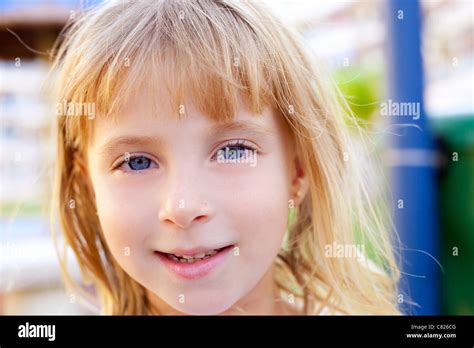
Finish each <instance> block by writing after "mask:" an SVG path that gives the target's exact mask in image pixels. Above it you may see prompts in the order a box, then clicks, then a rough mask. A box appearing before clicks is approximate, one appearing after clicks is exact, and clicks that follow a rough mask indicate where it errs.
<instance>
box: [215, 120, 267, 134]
mask: <svg viewBox="0 0 474 348" xmlns="http://www.w3.org/2000/svg"><path fill="white" fill-rule="evenodd" d="M232 131H244V132H249V133H254V134H255V135H269V134H272V133H273V131H272V130H271V129H270V128H268V127H267V126H264V125H260V124H256V123H253V122H242V121H232V122H227V123H218V124H216V125H214V126H213V127H212V129H211V132H210V133H211V134H216V133H228V132H232Z"/></svg>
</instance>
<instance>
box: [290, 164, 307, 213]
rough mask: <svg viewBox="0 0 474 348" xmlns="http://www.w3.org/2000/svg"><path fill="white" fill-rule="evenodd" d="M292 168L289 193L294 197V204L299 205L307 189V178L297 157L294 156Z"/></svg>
mask: <svg viewBox="0 0 474 348" xmlns="http://www.w3.org/2000/svg"><path fill="white" fill-rule="evenodd" d="M293 168H294V170H293V174H294V175H293V177H292V189H291V191H292V194H291V195H292V197H294V199H295V202H296V204H297V205H299V204H300V203H301V201H302V200H303V198H304V197H305V196H306V193H307V191H308V178H307V177H306V172H305V170H304V169H303V165H302V163H301V161H300V159H299V158H298V157H295V160H294V167H293Z"/></svg>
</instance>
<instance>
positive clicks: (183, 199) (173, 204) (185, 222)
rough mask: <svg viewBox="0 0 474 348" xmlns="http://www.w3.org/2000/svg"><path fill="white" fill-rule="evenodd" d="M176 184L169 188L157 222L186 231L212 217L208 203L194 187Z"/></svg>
mask: <svg viewBox="0 0 474 348" xmlns="http://www.w3.org/2000/svg"><path fill="white" fill-rule="evenodd" d="M192 186H194V187H191V186H190V185H186V184H185V183H177V185H176V186H175V187H176V188H174V187H173V186H171V188H170V187H169V186H168V188H170V190H169V191H168V194H167V197H165V202H164V204H163V205H162V207H161V208H160V211H159V214H158V215H159V220H160V221H161V222H164V223H166V224H170V225H175V226H177V227H179V228H181V229H188V228H190V227H191V226H192V225H193V224H194V223H196V222H198V221H205V220H207V219H209V218H210V216H211V215H212V209H211V207H210V206H209V204H208V202H207V201H205V200H203V199H202V197H201V196H200V194H199V193H198V192H196V191H197V190H196V187H195V185H192Z"/></svg>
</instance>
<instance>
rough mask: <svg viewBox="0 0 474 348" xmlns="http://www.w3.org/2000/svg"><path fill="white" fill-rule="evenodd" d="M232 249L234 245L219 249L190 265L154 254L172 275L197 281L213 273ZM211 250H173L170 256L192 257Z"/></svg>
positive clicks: (160, 254) (160, 253) (164, 255)
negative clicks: (215, 252)
mask: <svg viewBox="0 0 474 348" xmlns="http://www.w3.org/2000/svg"><path fill="white" fill-rule="evenodd" d="M233 248H234V245H229V246H226V247H225V248H223V249H221V250H220V251H219V252H218V253H217V254H215V255H213V256H211V257H209V258H207V259H205V260H201V261H195V262H192V263H184V262H176V261H174V260H172V259H170V258H169V257H168V256H167V255H166V254H167V253H163V252H159V251H155V254H156V255H157V256H158V257H159V258H160V261H161V262H163V264H164V265H165V266H166V267H167V268H168V269H169V270H171V271H172V272H173V273H175V274H177V275H178V276H180V277H182V278H184V279H189V280H194V279H199V278H202V277H204V276H206V275H207V274H209V273H210V272H211V271H213V270H214V269H215V268H217V266H219V265H221V264H222V263H223V262H224V261H225V260H226V259H227V257H228V256H229V254H230V251H231V250H232V249H233ZM209 250H212V249H209V248H207V249H204V248H194V249H187V250H182V249H180V250H178V249H175V250H173V251H172V252H170V253H171V254H177V255H194V254H199V253H202V252H206V251H209Z"/></svg>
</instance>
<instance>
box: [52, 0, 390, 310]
mask: <svg viewBox="0 0 474 348" xmlns="http://www.w3.org/2000/svg"><path fill="white" fill-rule="evenodd" d="M56 53H57V55H56V58H55V63H54V66H53V71H55V72H57V76H55V78H56V80H55V94H54V96H55V98H54V99H55V100H56V101H59V102H62V101H64V100H66V101H67V102H69V103H85V102H90V103H95V107H96V110H97V113H98V115H101V116H100V117H106V116H107V115H113V114H114V113H115V112H117V110H119V109H120V107H121V106H122V103H123V102H124V101H126V100H127V98H128V97H129V96H130V95H131V94H132V93H133V91H135V90H137V89H138V87H139V86H141V85H142V84H143V83H144V82H145V79H144V76H146V77H147V79H146V80H147V81H146V82H147V83H150V84H151V85H152V86H154V87H160V88H167V89H168V92H169V93H170V96H171V98H170V103H171V107H173V108H174V109H173V110H178V107H179V105H181V104H182V103H183V97H184V94H185V92H186V93H189V95H191V96H192V98H193V101H194V102H195V103H196V105H197V106H198V107H199V109H200V111H202V112H203V113H204V114H206V115H208V116H209V117H210V118H211V119H213V120H216V121H226V120H230V119H231V118H232V117H233V116H234V114H235V112H236V109H237V107H238V96H239V94H243V95H244V96H245V97H246V100H247V101H248V105H249V107H250V109H251V111H252V112H254V113H256V114H259V113H261V112H262V110H263V109H264V108H265V107H267V106H270V107H272V108H273V109H274V110H275V111H276V112H278V113H279V115H281V117H283V118H284V119H285V120H286V122H287V124H288V126H289V128H290V129H291V131H292V137H293V140H294V143H295V145H296V152H297V154H298V156H299V158H300V160H301V164H302V166H303V168H304V170H305V172H306V175H307V177H308V180H309V191H308V194H306V196H305V197H304V199H303V201H302V203H301V204H300V205H299V206H298V208H297V209H296V214H295V217H294V223H292V224H291V225H289V227H288V231H287V236H286V243H285V246H284V247H283V248H282V250H281V251H280V253H279V255H278V257H277V259H276V261H275V263H276V281H277V284H278V285H279V288H280V289H281V292H282V294H284V295H287V296H290V295H292V296H294V299H295V302H298V303H300V304H301V305H302V306H303V308H304V313H306V314H317V313H320V312H321V310H322V308H323V307H326V308H331V309H333V311H337V312H340V313H350V314H391V313H398V309H397V301H396V298H397V295H396V292H397V282H398V278H399V271H398V268H397V263H396V260H395V258H394V252H393V247H392V241H391V238H390V235H389V231H390V227H391V226H390V225H389V224H388V223H387V221H389V220H388V216H385V215H383V211H382V210H381V209H379V208H378V207H377V206H382V207H383V206H384V205H383V204H379V205H377V206H376V205H374V204H373V203H372V202H371V200H372V199H371V197H370V196H369V193H368V190H367V188H366V183H364V180H363V177H362V176H361V174H360V173H359V171H358V170H357V169H358V168H357V167H356V164H357V163H355V160H354V159H355V158H357V157H355V156H356V155H355V154H352V152H351V151H352V150H353V149H354V146H353V145H352V144H351V141H352V140H351V137H350V136H349V135H348V130H347V129H348V123H349V124H351V125H352V127H353V128H354V129H355V130H356V131H357V130H358V128H357V126H356V124H355V123H354V122H353V119H354V118H353V116H352V115H351V114H350V112H349V111H348V108H347V107H346V106H345V104H344V101H343V100H342V99H341V98H340V97H339V94H338V93H337V90H336V88H335V86H334V85H333V84H332V82H331V80H330V79H328V78H327V77H325V76H324V74H323V72H322V71H319V70H320V69H319V70H318V68H317V67H316V65H315V63H314V60H313V59H312V58H311V59H310V57H309V55H308V53H307V52H305V50H304V49H303V47H302V45H301V43H300V42H299V39H298V37H297V35H296V34H295V33H293V32H292V31H291V30H289V29H287V28H286V27H285V26H284V25H283V24H282V23H280V22H279V21H278V20H277V19H276V18H275V17H274V16H272V15H271V14H270V13H269V12H268V10H266V9H265V8H263V7H260V6H257V5H256V4H255V3H252V2H248V1H236V2H233V1H227V0H214V1H212V0H203V1H191V0H189V1H188V0H180V1H164V0H162V1H136V2H131V1H130V2H115V1H114V2H109V3H106V4H104V5H101V6H99V7H97V8H95V9H93V10H91V11H89V12H87V13H85V14H84V15H83V16H82V17H80V18H78V19H76V20H75V21H74V22H73V23H72V24H71V25H70V27H68V28H67V30H66V31H65V33H64V35H63V37H62V42H61V44H60V45H59V48H58V49H57V52H56ZM155 84H156V85H155ZM158 85H159V86H158ZM177 115H178V113H177ZM91 122H92V121H91V120H89V119H88V118H86V117H70V116H67V114H66V112H64V114H62V115H60V116H59V117H58V120H57V127H58V128H57V135H58V138H57V141H58V143H57V146H58V158H57V159H58V161H57V171H56V192H55V200H56V203H55V204H56V205H55V207H56V209H58V211H59V222H60V226H61V228H62V235H63V236H64V242H65V247H66V248H70V249H72V251H73V252H74V254H75V256H76V258H77V260H78V263H79V265H80V267H81V271H82V274H83V276H84V279H86V280H88V281H91V282H92V283H93V285H94V286H95V288H96V289H97V291H98V294H99V295H100V300H101V303H102V306H103V308H104V312H105V313H108V314H150V313H152V311H151V308H150V304H149V302H148V299H147V297H146V293H145V290H144V288H143V287H142V286H141V285H140V284H139V283H137V282H136V281H134V280H133V279H132V278H131V277H130V276H128V275H127V274H126V273H125V271H123V270H122V269H121V267H120V266H119V265H118V263H117V262H116V261H115V260H114V258H113V256H112V254H111V252H110V250H109V249H108V247H107V244H106V243H105V239H104V236H103V234H102V231H101V227H100V222H99V220H98V216H97V214H96V207H95V201H94V196H93V193H92V189H91V184H90V180H89V178H88V174H87V167H86V165H85V163H86V158H87V151H86V150H87V146H86V144H87V142H88V139H89V136H90V131H91V129H92V126H91ZM359 132H360V130H359ZM72 200H73V202H74V205H75V207H74V209H71V208H70V206H69V204H68V202H72ZM357 242H358V243H359V244H362V245H364V246H365V248H366V250H367V249H370V258H369V257H368V255H367V254H368V253H366V255H363V258H362V259H359V260H356V259H354V258H348V257H341V258H338V257H327V255H325V250H326V249H325V248H326V247H327V246H328V245H333V244H334V243H338V244H340V245H356V243H357ZM64 257H65V256H64V255H61V258H62V265H63V271H64V276H65V279H66V280H67V284H68V286H70V287H72V288H73V289H74V290H73V291H81V289H83V286H82V285H79V284H75V283H74V282H73V281H72V280H71V278H70V277H69V276H68V270H67V267H66V260H65V259H64Z"/></svg>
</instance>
